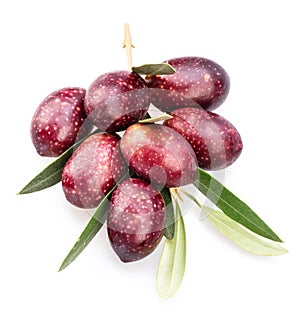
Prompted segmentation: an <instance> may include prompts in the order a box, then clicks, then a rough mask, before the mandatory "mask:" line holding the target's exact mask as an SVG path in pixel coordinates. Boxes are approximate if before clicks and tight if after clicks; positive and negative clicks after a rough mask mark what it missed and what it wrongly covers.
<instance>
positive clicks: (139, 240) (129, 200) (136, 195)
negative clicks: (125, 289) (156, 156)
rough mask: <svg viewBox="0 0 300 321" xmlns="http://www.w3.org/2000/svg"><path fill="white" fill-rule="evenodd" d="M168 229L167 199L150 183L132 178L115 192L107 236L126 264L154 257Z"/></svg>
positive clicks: (125, 181) (108, 220)
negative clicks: (155, 250)
mask: <svg viewBox="0 0 300 321" xmlns="http://www.w3.org/2000/svg"><path fill="white" fill-rule="evenodd" d="M164 225H165V204H164V201H163V198H162V196H161V194H160V192H159V191H158V190H157V189H156V188H154V187H153V186H151V185H149V183H147V182H145V181H143V180H141V179H139V178H130V179H127V180H124V181H123V182H122V183H120V184H119V185H118V187H117V188H116V189H115V190H114V191H113V194H112V198H111V203H110V209H109V214H108V219H107V232H108V237H109V240H110V243H111V245H112V248H113V250H114V252H115V253H116V254H117V255H118V257H119V258H120V260H121V261H122V262H124V263H126V262H133V261H137V260H140V259H143V258H144V257H146V256H147V255H149V254H150V253H152V252H153V251H154V249H155V248H156V247H157V245H158V244H159V242H160V240H161V238H162V236H163V230H164Z"/></svg>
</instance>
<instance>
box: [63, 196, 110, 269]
mask: <svg viewBox="0 0 300 321" xmlns="http://www.w3.org/2000/svg"><path fill="white" fill-rule="evenodd" d="M111 192H112V191H111ZM109 195H110V193H109V194H107V195H106V196H105V198H104V199H103V200H102V201H101V203H100V204H99V206H98V207H97V209H96V211H95V213H94V215H93V216H92V217H91V219H90V220H89V222H88V224H87V226H86V228H85V229H84V230H83V232H82V233H81V235H80V236H79V238H78V240H77V241H76V243H75V244H74V246H73V247H72V249H71V251H70V252H69V254H68V255H67V256H66V258H65V259H64V261H63V263H62V264H61V266H60V268H59V270H58V271H62V270H63V269H65V268H66V267H67V266H68V265H70V264H71V263H72V262H73V261H74V260H75V259H76V258H77V257H78V256H79V254H81V252H82V251H83V250H84V249H85V248H86V247H87V246H88V244H89V243H90V242H91V240H92V239H93V238H94V236H95V235H96V234H97V233H98V232H99V231H100V229H101V227H102V226H103V224H104V223H105V221H106V218H107V212H108V207H109V199H108V197H109Z"/></svg>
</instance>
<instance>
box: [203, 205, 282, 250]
mask: <svg viewBox="0 0 300 321" xmlns="http://www.w3.org/2000/svg"><path fill="white" fill-rule="evenodd" d="M202 210H203V211H204V213H205V214H206V217H207V219H208V220H209V221H210V223H211V224H212V225H213V226H214V227H215V228H216V229H217V230H219V231H220V232H221V233H222V234H223V235H225V236H226V237H227V238H229V239H230V240H231V241H232V242H234V243H235V244H236V245H238V246H239V247H241V248H242V249H244V250H246V251H248V252H250V253H253V254H256V255H263V256H273V255H282V254H285V253H286V252H287V250H286V249H284V248H283V247H282V246H281V245H280V244H279V243H277V242H274V241H270V240H268V239H266V238H263V237H260V236H258V235H257V234H255V233H253V232H251V231H250V230H248V229H246V228H245V227H243V226H241V225H240V224H239V223H237V222H236V221H234V220H232V219H231V218H229V217H228V216H226V215H225V214H224V213H222V212H220V211H217V210H214V209H212V208H210V207H206V206H202Z"/></svg>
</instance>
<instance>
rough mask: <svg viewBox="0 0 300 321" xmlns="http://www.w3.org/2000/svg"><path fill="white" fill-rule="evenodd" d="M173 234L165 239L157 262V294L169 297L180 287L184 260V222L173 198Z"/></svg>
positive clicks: (165, 297) (164, 297)
mask: <svg viewBox="0 0 300 321" xmlns="http://www.w3.org/2000/svg"><path fill="white" fill-rule="evenodd" d="M175 216H176V222H175V234H174V238H173V240H168V239H166V240H165V244H164V247H163V250H162V255H161V259H160V262H159V266H158V270H157V276H156V287H157V292H158V294H159V296H160V297H161V298H163V299H167V298H170V297H171V296H172V295H173V294H175V292H176V291H177V290H178V288H179V287H180V284H181V282H182V279H183V276H184V272H185V261H186V238H185V228H184V222H183V218H182V215H181V211H180V208H179V205H178V202H177V201H176V200H175Z"/></svg>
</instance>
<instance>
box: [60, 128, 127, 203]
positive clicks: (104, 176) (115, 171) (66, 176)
mask: <svg viewBox="0 0 300 321" xmlns="http://www.w3.org/2000/svg"><path fill="white" fill-rule="evenodd" d="M119 140H120V137H119V136H118V135H117V134H108V133H98V134H94V135H92V136H90V137H89V138H87V139H86V140H85V141H84V142H83V143H82V144H81V145H80V146H79V147H78V148H77V149H76V150H75V152H74V153H73V155H72V156H71V158H70V159H69V160H68V162H67V163H66V165H65V167H64V169H63V173H62V187H63V191H64V193H65V196H66V198H67V200H68V201H69V202H70V203H71V204H73V205H75V206H77V207H81V208H94V207H97V206H98V205H99V203H100V201H101V200H102V199H103V197H104V196H105V195H106V194H107V193H108V192H109V191H110V190H111V189H112V188H113V187H114V186H115V184H116V183H117V181H118V180H119V179H121V178H122V176H123V175H124V174H125V172H126V170H127V169H128V167H127V165H126V163H125V162H124V159H123V157H122V154H121V151H120V148H119Z"/></svg>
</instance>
